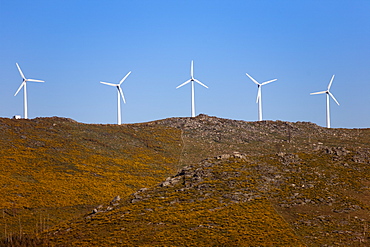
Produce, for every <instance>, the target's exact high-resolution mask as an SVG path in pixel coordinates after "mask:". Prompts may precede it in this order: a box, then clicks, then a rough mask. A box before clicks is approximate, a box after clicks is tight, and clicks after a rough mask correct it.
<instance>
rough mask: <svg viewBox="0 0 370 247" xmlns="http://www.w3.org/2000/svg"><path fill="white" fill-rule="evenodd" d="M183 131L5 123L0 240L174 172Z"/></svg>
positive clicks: (0, 126)
mask: <svg viewBox="0 0 370 247" xmlns="http://www.w3.org/2000/svg"><path fill="white" fill-rule="evenodd" d="M181 145H182V141H181V131H180V130H176V129H174V128H168V127H159V128H158V127H155V128H153V127H151V126H145V125H142V124H136V125H122V126H116V125H92V124H81V123H77V122H75V121H73V120H70V119H62V118H38V119H33V120H24V119H22V120H14V119H0V195H2V196H1V197H0V209H2V221H1V224H0V236H1V237H4V236H5V235H7V236H9V235H10V234H14V233H22V234H23V233H29V232H34V231H40V230H43V229H45V228H48V227H50V226H51V225H54V224H56V223H58V222H60V221H62V220H65V219H70V218H71V217H73V216H76V215H79V214H81V212H86V211H87V210H90V209H92V208H93V207H95V206H96V205H97V204H99V203H101V202H103V201H106V200H108V199H110V198H112V197H113V196H115V195H117V194H120V195H122V196H126V195H129V194H131V193H133V192H134V191H136V190H137V189H139V188H141V187H144V186H152V185H155V184H157V183H159V182H160V181H161V180H163V179H164V178H165V177H166V176H168V175H169V174H173V173H174V172H176V170H177V168H176V167H177V165H178V159H179V156H180V152H181Z"/></svg>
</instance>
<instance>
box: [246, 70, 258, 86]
mask: <svg viewBox="0 0 370 247" xmlns="http://www.w3.org/2000/svg"><path fill="white" fill-rule="evenodd" d="M245 74H246V75H247V76H248V77H249V79H251V80H252V81H253V82H254V83H256V84H257V85H260V84H259V83H258V82H257V81H256V80H255V79H254V78H253V77H252V76H250V75H248V73H245Z"/></svg>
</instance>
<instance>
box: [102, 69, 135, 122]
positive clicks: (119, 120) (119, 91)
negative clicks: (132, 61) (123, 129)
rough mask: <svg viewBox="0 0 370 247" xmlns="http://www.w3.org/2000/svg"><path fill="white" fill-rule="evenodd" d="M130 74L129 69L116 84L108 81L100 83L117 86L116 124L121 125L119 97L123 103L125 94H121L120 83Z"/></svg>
mask: <svg viewBox="0 0 370 247" xmlns="http://www.w3.org/2000/svg"><path fill="white" fill-rule="evenodd" d="M130 74H131V71H130V72H128V73H127V75H126V76H125V77H123V78H122V80H121V81H120V82H119V83H118V84H114V83H109V82H103V81H101V82H100V83H103V84H105V85H109V86H112V87H116V88H117V124H118V125H121V99H120V98H121V97H122V100H123V103H125V104H126V100H125V96H124V95H123V92H122V88H121V84H122V83H123V82H124V81H125V80H126V78H127V77H128V76H129V75H130Z"/></svg>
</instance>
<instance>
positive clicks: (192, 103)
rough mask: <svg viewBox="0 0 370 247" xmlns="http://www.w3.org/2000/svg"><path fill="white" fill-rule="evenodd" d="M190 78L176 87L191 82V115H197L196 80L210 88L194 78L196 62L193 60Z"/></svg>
mask: <svg viewBox="0 0 370 247" xmlns="http://www.w3.org/2000/svg"><path fill="white" fill-rule="evenodd" d="M190 77H191V78H190V79H189V80H187V81H186V82H184V83H183V84H181V85H179V86H177V87H176V89H178V88H180V87H182V86H184V85H186V84H188V83H189V82H191V116H192V117H195V100H194V81H195V82H196V83H198V84H200V85H202V86H203V87H205V88H208V87H207V86H206V85H205V84H203V83H201V82H200V81H198V80H197V79H195V78H194V62H193V60H192V61H191V67H190Z"/></svg>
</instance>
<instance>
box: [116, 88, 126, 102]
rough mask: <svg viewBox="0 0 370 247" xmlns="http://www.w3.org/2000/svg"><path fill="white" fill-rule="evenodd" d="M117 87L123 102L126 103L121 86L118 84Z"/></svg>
mask: <svg viewBox="0 0 370 247" xmlns="http://www.w3.org/2000/svg"><path fill="white" fill-rule="evenodd" d="M117 89H118V92H119V93H120V95H121V97H122V99H123V103H125V104H126V100H125V96H124V95H123V92H122V88H121V87H120V86H117Z"/></svg>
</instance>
